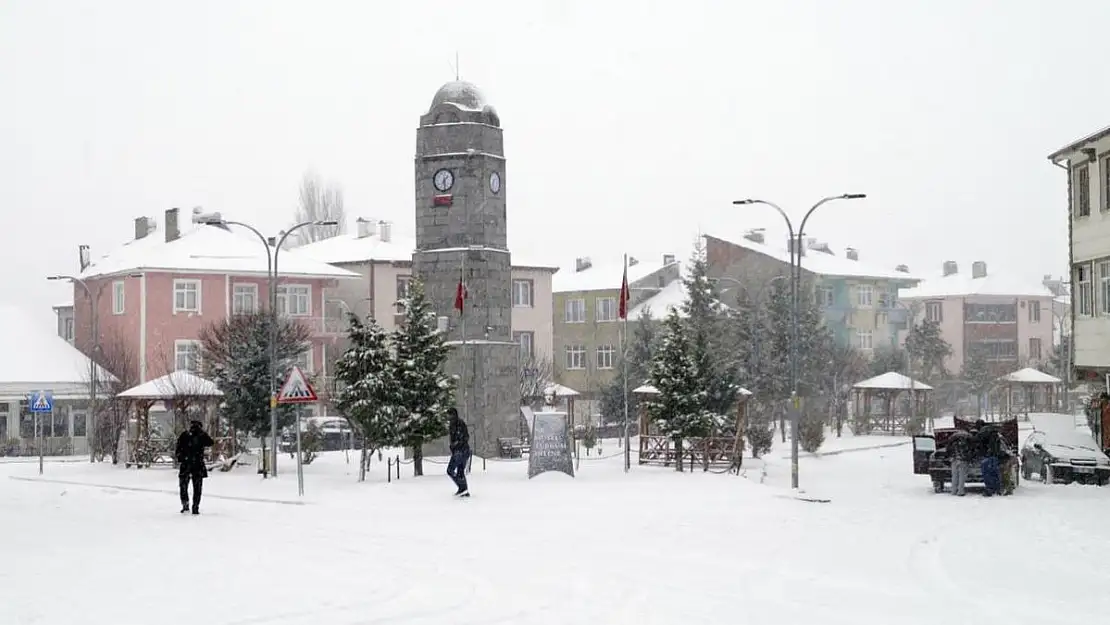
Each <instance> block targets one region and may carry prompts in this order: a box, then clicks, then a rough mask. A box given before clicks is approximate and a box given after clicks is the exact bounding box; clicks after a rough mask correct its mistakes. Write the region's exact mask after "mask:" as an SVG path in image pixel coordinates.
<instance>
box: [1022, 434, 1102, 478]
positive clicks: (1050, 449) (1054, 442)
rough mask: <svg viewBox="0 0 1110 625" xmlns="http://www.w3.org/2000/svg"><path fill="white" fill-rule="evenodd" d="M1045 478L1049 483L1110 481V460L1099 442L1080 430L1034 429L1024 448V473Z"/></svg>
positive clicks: (1024, 474) (1025, 475)
mask: <svg viewBox="0 0 1110 625" xmlns="http://www.w3.org/2000/svg"><path fill="white" fill-rule="evenodd" d="M1034 473H1036V474H1037V475H1040V476H1041V479H1042V480H1043V481H1044V483H1045V484H1070V483H1071V482H1080V483H1083V484H1098V485H1099V486H1103V485H1105V484H1106V483H1108V482H1110V457H1107V455H1106V454H1105V453H1103V452H1102V451H1100V450H1099V448H1098V443H1096V442H1095V439H1094V438H1093V437H1091V436H1089V435H1087V434H1084V433H1082V432H1079V431H1040V430H1034V431H1033V433H1032V434H1030V435H1029V438H1027V439H1025V445H1023V446H1022V448H1021V474H1022V476H1023V477H1025V479H1027V480H1028V479H1031V478H1032V477H1033V474H1034Z"/></svg>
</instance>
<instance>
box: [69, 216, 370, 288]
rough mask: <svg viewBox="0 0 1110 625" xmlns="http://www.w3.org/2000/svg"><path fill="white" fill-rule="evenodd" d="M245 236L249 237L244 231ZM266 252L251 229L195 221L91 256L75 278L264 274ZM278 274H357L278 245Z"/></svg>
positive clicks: (340, 276)
mask: <svg viewBox="0 0 1110 625" xmlns="http://www.w3.org/2000/svg"><path fill="white" fill-rule="evenodd" d="M248 235H249V236H248ZM266 267H267V260H266V252H265V250H264V249H263V247H262V242H261V241H259V240H258V238H257V237H256V236H255V235H254V234H251V233H249V232H248V233H246V234H244V233H242V232H240V231H239V230H238V229H237V228H235V227H234V226H232V229H231V230H226V229H224V228H221V227H219V226H196V227H194V228H192V229H191V230H188V231H186V232H183V233H182V234H181V236H179V237H178V238H177V239H174V240H173V241H170V242H166V240H165V237H164V236H163V235H162V233H160V232H152V233H150V234H148V235H147V236H145V237H143V238H141V239H135V240H131V241H128V242H127V243H124V244H123V245H121V246H120V247H118V248H116V249H115V250H113V251H111V252H109V253H108V254H105V255H104V256H102V257H100V258H99V259H97V260H96V261H94V262H93V263H92V264H91V265H89V267H88V268H86V269H85V271H83V272H81V275H80V277H81V278H92V277H96V276H109V275H118V274H122V273H128V272H138V271H144V270H154V271H177V272H182V273H185V272H195V273H234V274H241V275H242V274H257V275H261V276H265V275H266ZM278 270H279V272H280V273H281V275H283V276H301V277H308V278H357V277H358V274H356V273H353V272H351V271H347V270H346V269H340V268H338V267H333V266H331V265H329V264H327V263H324V262H320V261H318V260H314V259H313V258H311V257H309V256H306V255H304V254H302V253H301V252H300V251H299V250H296V249H288V250H286V249H283V250H282V251H281V255H280V256H279V257H278Z"/></svg>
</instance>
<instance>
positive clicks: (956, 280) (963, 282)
mask: <svg viewBox="0 0 1110 625" xmlns="http://www.w3.org/2000/svg"><path fill="white" fill-rule="evenodd" d="M974 295H982V296H988V297H989V296H995V297H1044V298H1052V297H1054V296H1053V294H1052V291H1050V290H1049V289H1048V287H1046V286H1045V285H1044V284H1043V283H1042V282H1041V280H1040V279H1037V278H1035V277H1034V278H1026V277H1016V276H1011V275H1005V274H993V273H988V274H987V275H986V276H983V277H982V278H973V277H972V274H971V273H970V272H962V271H959V272H956V273H954V274H952V275H949V276H945V275H943V274H939V275H936V276H935V277H932V278H926V279H925V280H923V281H922V282H921V283H920V284H918V285H917V286H916V287H914V288H909V289H901V290H899V291H898V296H899V297H901V298H903V299H922V298H945V297H968V296H974ZM1065 299H1066V298H1065Z"/></svg>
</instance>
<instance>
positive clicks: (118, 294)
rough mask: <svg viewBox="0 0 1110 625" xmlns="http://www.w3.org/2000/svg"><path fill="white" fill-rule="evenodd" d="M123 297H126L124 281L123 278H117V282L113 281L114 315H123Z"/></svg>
mask: <svg viewBox="0 0 1110 625" xmlns="http://www.w3.org/2000/svg"><path fill="white" fill-rule="evenodd" d="M123 297H124V289H123V281H122V280H117V281H116V282H113V283H112V314H113V315H122V314H123Z"/></svg>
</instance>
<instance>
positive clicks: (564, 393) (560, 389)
mask: <svg viewBox="0 0 1110 625" xmlns="http://www.w3.org/2000/svg"><path fill="white" fill-rule="evenodd" d="M549 391H553V392H554V393H555V396H556V397H574V396H576V395H580V394H581V393H579V392H578V391H576V390H574V389H572V388H571V387H569V386H563V385H562V384H548V385H547V387H546V388H545V389H544V390H543V392H544V393H547V392H549Z"/></svg>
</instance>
